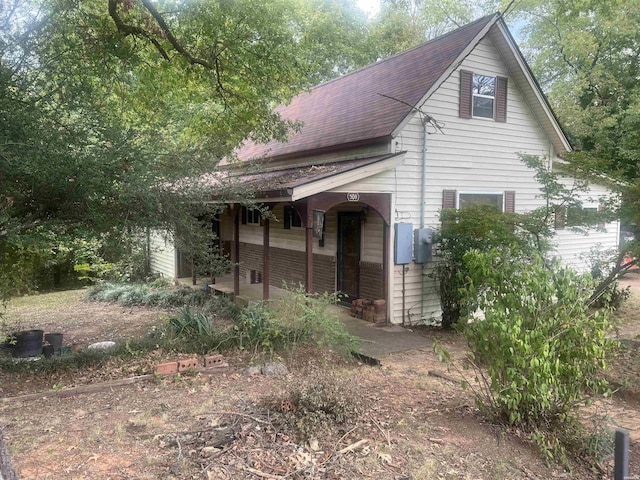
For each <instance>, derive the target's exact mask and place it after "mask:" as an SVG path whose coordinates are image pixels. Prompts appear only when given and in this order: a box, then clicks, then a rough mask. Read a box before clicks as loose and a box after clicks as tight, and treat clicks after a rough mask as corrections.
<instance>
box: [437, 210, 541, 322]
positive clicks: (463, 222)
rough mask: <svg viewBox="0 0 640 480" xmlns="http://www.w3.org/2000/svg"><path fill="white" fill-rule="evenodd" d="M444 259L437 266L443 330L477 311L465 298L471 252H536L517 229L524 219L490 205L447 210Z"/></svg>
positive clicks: (443, 219) (443, 231)
mask: <svg viewBox="0 0 640 480" xmlns="http://www.w3.org/2000/svg"><path fill="white" fill-rule="evenodd" d="M440 219H441V222H442V229H441V232H440V238H439V242H440V251H441V257H440V258H439V261H438V263H437V264H436V266H435V275H436V278H437V279H438V282H439V288H440V303H441V305H442V326H443V327H445V328H450V327H452V326H453V325H454V324H455V323H456V322H457V321H458V320H459V319H460V318H461V317H464V316H466V315H468V314H469V313H470V312H473V311H475V309H476V308H477V304H476V302H475V299H473V298H471V297H464V296H463V295H462V292H461V289H462V288H463V287H464V284H465V281H466V277H467V276H468V267H467V265H466V263H465V261H464V257H465V255H466V254H467V252H469V251H470V250H473V249H476V250H480V251H485V252H486V251H489V250H491V249H493V248H505V249H506V248H511V249H517V250H518V251H520V252H522V253H523V254H525V252H526V253H531V252H533V251H534V250H535V247H534V245H533V244H532V242H531V240H530V239H529V238H528V237H527V236H526V235H522V233H521V231H520V230H519V229H518V228H516V227H517V225H518V223H519V221H520V216H518V215H514V214H505V213H501V212H499V211H498V210H496V209H495V208H493V207H490V206H487V205H475V206H472V207H470V208H468V209H463V210H453V209H451V210H448V209H445V210H443V211H442V212H441V214H440Z"/></svg>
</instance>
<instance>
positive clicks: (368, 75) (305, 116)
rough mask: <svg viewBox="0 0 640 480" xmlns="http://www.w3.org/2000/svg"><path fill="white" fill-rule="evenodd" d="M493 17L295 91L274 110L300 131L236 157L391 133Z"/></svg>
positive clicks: (242, 151) (307, 149)
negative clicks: (295, 123)
mask: <svg viewBox="0 0 640 480" xmlns="http://www.w3.org/2000/svg"><path fill="white" fill-rule="evenodd" d="M497 18H498V15H497V14H495V15H490V16H487V17H483V18H481V19H479V20H476V21H475V22H472V23H470V24H468V25H465V26H463V27H461V28H459V29H457V30H454V31H452V32H449V33H447V34H445V35H442V36H441V37H438V38H435V39H433V40H430V41H428V42H426V43H423V44H422V45H419V46H417V47H414V48H412V49H411V50H407V51H406V52H403V53H400V54H398V55H395V56H393V57H390V58H387V59H385V60H382V61H379V62H377V63H374V64H372V65H369V66H367V67H364V68H362V69H360V70H356V71H355V72H352V73H350V74H347V75H344V76H342V77H339V78H336V79H334V80H331V81H329V82H327V83H324V84H321V85H319V86H317V87H315V88H313V89H312V90H311V91H310V92H308V93H303V94H301V95H298V96H297V97H295V98H294V99H293V100H292V102H291V103H290V104H289V105H287V106H282V107H279V108H278V109H277V111H278V113H280V115H281V116H282V118H284V119H287V120H293V121H301V122H302V123H303V128H302V129H301V131H300V132H299V133H294V134H293V135H292V136H291V138H290V139H289V141H288V142H286V143H281V142H275V141H272V142H269V143H267V144H266V145H261V144H255V143H253V142H247V143H246V144H245V145H244V146H243V147H242V148H240V149H239V150H238V151H237V152H236V153H237V155H238V158H239V159H240V160H251V159H255V158H259V157H279V156H283V155H288V154H293V153H300V152H312V151H317V150H323V149H328V148H330V147H334V146H338V145H357V144H358V143H364V142H367V143H372V142H373V141H374V140H376V139H377V140H383V139H386V138H388V137H390V136H391V134H392V133H393V131H394V130H395V128H396V127H397V126H398V125H399V124H400V123H401V122H402V121H403V120H404V119H405V118H406V117H407V115H408V114H409V113H411V111H412V110H413V109H412V107H411V105H416V104H417V103H418V102H419V101H420V99H422V97H423V96H424V95H425V93H426V92H427V91H429V90H430V88H431V87H432V86H434V85H435V84H436V83H437V82H438V80H439V79H440V78H441V77H442V75H443V74H444V73H445V72H446V70H447V69H448V68H449V67H450V66H451V64H452V63H453V62H454V61H455V60H456V59H457V58H458V57H459V56H460V55H461V54H462V53H463V52H464V51H465V49H466V48H467V47H468V46H469V45H470V44H472V43H473V42H474V40H479V39H478V38H477V37H478V36H479V34H480V33H481V32H482V31H483V30H484V29H485V28H486V27H488V26H490V24H493V23H495V21H496V20H497ZM383 95H386V97H385V96H383ZM388 97H392V98H394V99H397V100H400V101H397V100H393V99H392V98H388ZM402 102H406V103H402ZM407 104H408V105H407Z"/></svg>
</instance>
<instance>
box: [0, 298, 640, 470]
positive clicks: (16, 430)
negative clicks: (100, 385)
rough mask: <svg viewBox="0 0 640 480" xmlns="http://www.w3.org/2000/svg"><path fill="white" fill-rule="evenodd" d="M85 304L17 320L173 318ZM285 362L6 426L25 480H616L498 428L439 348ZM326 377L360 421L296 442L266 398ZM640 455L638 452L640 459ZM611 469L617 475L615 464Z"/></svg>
mask: <svg viewBox="0 0 640 480" xmlns="http://www.w3.org/2000/svg"><path fill="white" fill-rule="evenodd" d="M81 296H82V293H81V292H59V293H54V294H48V295H40V296H38V297H35V299H34V298H32V299H20V300H19V301H18V302H15V303H12V304H11V305H10V306H9V319H10V321H16V320H18V319H22V320H21V321H22V323H21V326H24V327H38V328H44V329H45V331H53V330H58V331H63V332H64V333H65V338H66V339H70V340H71V341H72V342H81V343H86V342H91V341H99V340H107V339H125V338H128V337H130V336H135V335H140V334H144V333H146V332H147V331H148V330H149V329H150V328H151V327H152V326H153V325H155V324H159V323H161V322H163V321H164V318H166V313H165V312H162V311H159V310H155V311H154V310H149V309H143V308H135V309H129V308H122V307H119V306H116V305H105V304H94V303H86V302H83V301H82V300H81ZM639 298H640V297H639ZM634 301H637V300H634ZM638 303H640V302H638ZM629 305H631V304H629ZM620 316H621V318H622V320H621V328H620V331H621V332H623V331H624V332H626V333H625V334H626V335H633V334H634V332H635V331H636V330H634V328H637V331H638V332H640V318H638V316H637V314H636V310H635V308H634V307H629V310H628V311H624V312H621V313H620ZM635 324H637V326H634V325H635ZM439 336H440V338H439V341H440V342H441V343H443V344H444V345H446V347H447V348H448V349H450V350H451V351H452V352H453V353H454V354H456V353H457V354H459V355H461V354H464V345H463V343H462V342H461V340H460V338H458V337H456V336H453V335H439ZM283 357H284V358H283V360H284V361H285V362H286V363H287V365H288V366H289V368H290V371H291V373H290V374H289V375H288V377H287V378H285V379H279V378H275V377H267V376H262V375H258V376H255V377H248V376H246V375H244V374H243V373H242V371H241V370H242V368H243V367H244V366H246V365H247V364H249V363H251V362H252V361H256V360H255V359H253V360H252V359H251V358H250V357H249V356H248V355H246V354H240V353H239V354H232V355H229V357H228V360H229V362H230V363H231V365H232V371H231V372H230V373H229V374H226V375H218V376H207V375H201V374H198V375H193V376H179V377H178V376H176V377H165V378H162V379H156V380H155V381H152V382H146V383H139V384H136V385H129V386H125V387H118V388H113V389H111V390H109V391H106V392H102V393H95V394H82V395H75V396H70V397H66V398H57V397H53V398H44V399H38V400H35V401H28V402H27V401H22V400H19V399H17V398H14V399H13V400H11V401H7V400H3V402H1V403H0V424H1V425H4V426H5V437H6V439H7V441H8V443H9V445H10V449H11V453H12V457H13V460H14V463H15V464H16V466H17V469H18V471H19V474H20V478H23V479H54V478H56V479H57V478H60V477H68V478H74V479H96V478H104V479H155V478H159V479H189V478H209V479H264V478H274V479H275V478H292V479H298V478H305V479H309V478H316V479H325V478H335V479H338V478H340V479H362V478H373V479H389V480H392V479H393V480H400V479H405V478H410V479H412V480H426V479H461V478H462V479H523V478H529V479H551V478H576V479H596V478H611V475H610V474H608V475H607V474H603V473H602V472H592V471H589V470H588V469H587V468H585V467H584V463H582V462H580V461H579V460H576V462H575V465H574V468H573V470H572V471H571V472H566V471H564V470H563V469H562V468H560V467H554V468H547V467H546V466H545V464H544V461H543V460H542V458H541V457H540V455H539V453H538V452H537V450H536V449H535V448H534V447H533V446H532V445H531V443H530V442H529V441H528V440H527V439H526V435H524V434H521V433H520V432H518V431H515V430H504V429H503V428H501V427H498V426H494V425H490V424H487V423H486V422H484V421H483V420H482V419H481V417H480V416H479V415H478V412H477V410H476V409H475V407H474V404H473V398H472V396H471V394H470V392H468V391H466V390H463V389H461V388H460V385H459V383H457V382H452V381H449V380H447V379H446V378H439V377H434V376H432V375H431V374H430V373H429V372H432V371H433V370H438V371H443V372H444V371H445V370H446V369H445V368H444V367H443V366H442V365H441V364H440V363H439V362H438V360H437V358H436V355H435V354H434V353H432V352H430V351H411V352H404V353H402V354H396V355H390V356H388V357H386V358H384V359H383V365H382V367H379V368H377V367H368V366H363V365H360V364H356V363H353V362H346V361H344V360H343V359H340V358H337V357H335V356H333V355H332V354H330V353H327V352H323V351H317V350H304V351H298V352H292V353H290V354H286V355H283ZM162 358H163V355H162V352H155V353H151V354H149V355H148V356H145V357H143V358H140V359H137V360H135V361H133V362H130V364H127V365H121V364H110V365H108V366H107V367H104V368H103V369H102V370H107V371H106V372H105V371H96V372H78V373H75V374H71V375H63V376H59V377H55V378H53V377H50V378H49V377H48V378H33V377H30V378H27V377H24V376H23V377H18V378H16V377H12V376H8V375H6V374H3V375H2V376H1V377H0V380H1V381H2V388H3V396H4V397H8V396H13V395H16V394H18V393H28V392H34V391H44V390H46V389H49V388H52V387H53V388H55V389H64V388H66V387H67V386H69V385H75V384H81V383H90V382H95V381H99V380H101V379H102V378H113V377H124V376H130V375H133V374H139V373H145V372H148V371H150V369H151V368H152V365H153V363H154V362H155V361H158V360H160V359H162ZM633 358H634V359H635V357H633ZM620 363H622V364H624V365H626V363H627V360H626V359H622V360H621V361H620V362H618V363H615V364H614V368H622V367H621V366H620ZM638 364H639V365H640V361H638ZM325 371H332V372H336V373H337V374H338V375H340V376H343V377H346V378H347V379H349V383H350V384H351V385H352V387H353V388H354V389H355V392H356V394H357V398H358V399H359V400H358V401H359V402H360V406H361V407H362V413H361V414H360V415H359V416H358V417H356V418H352V419H350V420H349V421H348V422H347V423H346V424H344V425H339V426H336V427H335V429H334V430H332V431H331V432H328V433H325V434H323V435H322V436H319V437H318V438H317V439H315V440H317V445H316V444H315V442H314V441H313V440H314V439H312V441H311V442H307V441H305V440H303V439H299V438H296V437H295V436H294V435H293V434H292V432H291V431H290V430H288V429H287V428H285V427H284V425H283V424H282V423H281V422H280V420H281V419H282V418H284V414H282V413H279V412H277V411H273V410H269V409H268V408H267V406H266V405H267V402H265V399H271V398H273V397H274V396H275V397H276V398H279V397H283V398H285V397H286V396H287V392H288V389H290V388H291V386H292V385H296V384H299V383H302V382H304V381H306V380H307V379H309V378H315V377H318V376H322V375H323V374H324V373H323V372H325ZM637 371H640V370H636V372H637ZM447 375H451V374H447ZM27 380H28V382H27ZM639 406H640V404H637V403H634V402H629V401H627V400H625V399H623V398H618V397H615V398H614V399H612V400H610V401H609V403H608V405H607V407H608V408H610V409H612V410H615V411H616V413H617V415H618V416H619V417H621V418H622V419H623V420H624V419H629V418H630V417H631V416H632V415H636V414H637V413H638V411H639V410H640V408H638V407H639ZM357 442H360V443H357ZM354 445H355V446H354ZM350 446H351V447H352V448H351V449H349V448H348V447H350ZM345 448H346V449H347V450H343V449H345ZM636 450H637V447H636V445H635V444H634V446H633V452H632V453H634V456H633V459H634V462H635V461H636V460H635V459H636V456H635V453H636V452H635V451H636ZM341 452H342V453H341ZM602 465H603V467H604V468H605V469H608V468H610V463H609V464H608V463H607V461H606V460H605V461H604V462H603V463H602ZM634 468H635V470H634ZM638 471H640V464H637V463H636V464H632V472H638ZM609 473H610V471H609Z"/></svg>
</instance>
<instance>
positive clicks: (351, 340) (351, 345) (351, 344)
mask: <svg viewBox="0 0 640 480" xmlns="http://www.w3.org/2000/svg"><path fill="white" fill-rule="evenodd" d="M336 300H337V297H336V294H329V293H324V294H321V295H309V294H307V293H306V292H305V291H304V289H303V288H298V289H285V295H284V297H283V298H282V300H281V301H280V302H279V303H278V304H277V305H276V307H275V310H276V315H277V318H278V321H279V322H280V323H281V324H283V325H288V326H291V327H293V329H294V335H295V336H294V337H293V338H292V342H293V343H298V342H302V343H308V342H314V343H315V344H316V345H318V346H320V347H323V346H327V347H330V348H332V349H335V350H337V351H338V352H339V353H341V354H344V355H349V354H350V353H351V352H353V351H355V350H357V348H358V339H357V338H356V337H354V336H353V335H351V334H349V332H347V330H346V329H345V327H344V324H343V323H342V322H341V321H340V319H339V318H338V315H337V314H336V313H334V312H331V311H330V307H331V305H335V303H336Z"/></svg>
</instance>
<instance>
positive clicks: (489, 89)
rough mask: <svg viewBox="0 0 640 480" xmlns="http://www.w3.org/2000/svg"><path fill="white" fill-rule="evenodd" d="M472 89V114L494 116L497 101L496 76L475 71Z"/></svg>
mask: <svg viewBox="0 0 640 480" xmlns="http://www.w3.org/2000/svg"><path fill="white" fill-rule="evenodd" d="M471 91H472V95H473V103H472V107H471V108H472V116H474V117H484V118H493V116H494V112H493V110H494V105H495V101H496V77H489V76H487V75H479V74H477V73H474V74H473V83H472V87H471Z"/></svg>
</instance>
